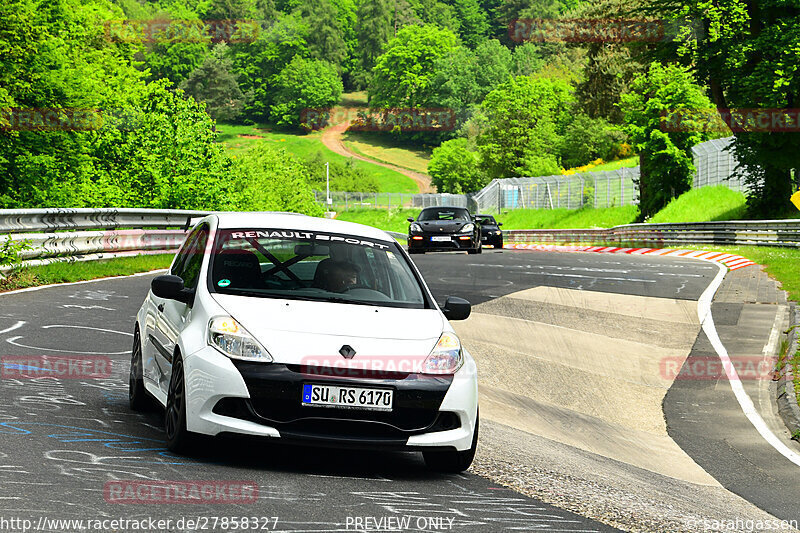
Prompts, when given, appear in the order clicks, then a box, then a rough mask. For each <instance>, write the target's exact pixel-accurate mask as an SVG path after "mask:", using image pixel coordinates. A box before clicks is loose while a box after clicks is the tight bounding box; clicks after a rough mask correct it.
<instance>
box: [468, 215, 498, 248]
mask: <svg viewBox="0 0 800 533" xmlns="http://www.w3.org/2000/svg"><path fill="white" fill-rule="evenodd" d="M475 221H476V222H477V223H478V225H479V226H480V227H481V243H482V244H483V245H484V246H493V247H495V248H502V247H503V232H502V231H500V226H502V225H503V223H502V222H497V221H496V220H495V219H494V217H493V216H492V215H475Z"/></svg>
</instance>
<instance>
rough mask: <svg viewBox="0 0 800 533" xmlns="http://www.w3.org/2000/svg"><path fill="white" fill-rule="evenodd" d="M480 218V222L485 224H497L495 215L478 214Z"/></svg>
mask: <svg viewBox="0 0 800 533" xmlns="http://www.w3.org/2000/svg"><path fill="white" fill-rule="evenodd" d="M476 218H477V219H478V223H479V224H481V225H484V226H496V225H497V222H495V220H494V217H493V216H491V215H478V216H477V217H476Z"/></svg>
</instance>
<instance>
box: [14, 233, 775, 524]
mask: <svg viewBox="0 0 800 533" xmlns="http://www.w3.org/2000/svg"><path fill="white" fill-rule="evenodd" d="M414 261H415V263H416V264H417V265H418V266H419V268H420V270H421V271H422V272H423V275H424V276H425V279H426V281H427V282H428V284H429V286H430V287H431V289H432V291H433V293H434V295H435V296H436V298H437V300H439V301H440V302H441V301H443V300H444V298H445V296H447V295H453V296H460V297H464V298H466V299H468V300H470V302H471V303H472V304H473V305H479V304H487V303H489V304H491V303H492V301H494V300H497V299H500V298H503V297H504V296H507V295H511V294H513V293H518V292H519V291H525V290H527V289H533V288H537V287H542V286H546V287H555V288H563V289H577V290H583V291H592V292H598V293H608V294H624V295H634V296H642V297H652V298H669V299H674V300H686V301H689V302H691V301H695V300H697V299H698V298H699V296H700V295H701V293H702V292H703V291H704V290H705V288H706V287H707V286H708V284H709V283H710V281H711V280H712V279H713V277H714V275H715V274H716V272H717V268H716V267H715V266H713V265H709V264H707V263H703V262H699V261H691V260H676V259H674V258H657V257H637V256H603V257H598V254H558V253H544V252H536V253H531V252H510V251H492V250H488V249H487V250H484V253H483V254H481V255H466V254H427V255H419V256H415V257H414ZM153 276H154V274H147V275H142V276H134V277H128V278H118V279H109V280H103V281H98V282H92V283H81V284H72V285H64V286H58V287H51V288H44V289H41V290H33V291H26V292H19V293H15V294H7V295H2V296H0V345H2V349H1V350H0V354H2V355H3V356H30V355H34V356H42V355H96V356H100V357H104V356H105V357H109V358H110V359H111V360H112V361H113V364H112V372H111V375H110V377H108V378H106V379H63V380H53V379H49V378H42V379H11V378H8V377H4V378H3V379H2V380H0V399H1V400H2V402H1V403H0V517H1V518H5V519H9V518H12V517H16V518H20V519H29V520H31V521H32V524H33V527H38V530H39V531H72V530H76V529H77V528H76V527H75V526H68V525H65V524H59V523H56V522H51V521H53V520H59V519H61V520H64V519H75V520H97V519H104V518H105V519H116V518H122V519H136V520H139V519H147V518H154V519H156V518H162V519H172V520H173V521H176V520H178V519H179V518H184V522H183V523H181V524H176V523H175V522H173V524H172V525H171V527H170V528H167V529H165V530H169V531H192V530H199V529H201V527H200V526H195V527H187V526H186V522H185V520H186V519H194V520H197V521H199V522H197V523H199V524H205V526H206V527H205V529H206V530H209V531H211V530H214V531H226V530H233V528H232V527H231V526H230V523H228V522H221V520H223V519H225V518H233V517H251V518H250V519H251V520H254V522H252V523H253V524H255V523H257V524H258V528H253V527H252V526H251V527H250V528H249V529H251V530H252V529H258V530H270V531H273V530H275V531H378V530H388V529H387V527H389V526H391V525H393V524H396V522H391V520H397V519H399V518H402V517H408V520H409V522H407V523H405V526H404V530H410V531H481V532H483V531H614V530H615V529H614V528H611V527H610V526H607V525H604V524H601V523H599V522H596V521H593V520H590V519H588V518H584V517H582V516H580V515H577V514H573V513H571V512H568V511H565V510H562V509H560V508H557V507H554V506H551V505H548V504H546V503H543V502H542V501H539V500H538V499H536V498H532V497H529V496H526V495H524V494H521V493H519V492H516V491H514V490H511V489H509V488H506V487H504V486H502V485H500V484H498V483H496V482H493V481H490V480H488V479H486V478H484V477H480V476H478V475H475V474H472V473H469V474H465V475H453V476H450V475H440V474H433V473H430V472H428V471H427V470H426V469H425V467H424V464H423V462H422V459H421V457H418V456H417V455H416V454H404V453H378V452H374V453H368V452H363V451H342V450H331V449H316V448H290V447H287V446H282V445H279V444H275V443H272V442H269V441H265V440H258V439H247V438H241V439H240V438H236V439H233V438H231V439H225V440H215V441H210V442H208V443H207V445H206V447H205V449H204V451H203V452H202V453H201V454H200V455H198V456H194V457H192V458H186V457H180V456H175V455H173V454H171V453H169V452H167V451H166V449H165V447H164V444H163V431H162V416H163V415H162V414H161V413H160V412H158V411H153V412H151V413H145V414H139V413H134V412H131V411H130V410H129V409H128V405H127V404H128V400H127V389H128V365H129V357H130V355H129V350H130V344H131V341H132V335H131V333H132V329H133V319H134V316H135V313H136V311H137V309H138V308H139V306H140V305H141V302H142V300H143V298H144V296H145V294H146V291H147V289H148V286H149V283H150V280H151V279H152V277H153ZM540 312H541V313H543V314H544V315H547V314H548V313H549V312H550V311H548V310H547V308H542V309H541V310H540ZM553 313H555V311H553ZM543 319H546V317H544V318H543ZM479 368H480V366H479ZM111 480H139V481H152V480H165V481H197V480H216V481H232V480H233V481H242V482H247V483H252V484H256V485H257V486H258V491H257V492H258V498H257V501H256V502H254V503H235V504H231V503H213V502H212V503H202V504H170V505H163V504H162V505H156V504H147V503H138V504H133V503H131V504H123V503H108V502H107V501H106V500H105V499H104V487H106V483H107V482H108V481H111ZM762 508H763V507H762ZM381 520H383V521H382V522H381ZM401 523H402V522H401ZM212 525H216V527H212ZM0 526H2V522H1V521H0ZM6 529H8V528H6ZM120 529H121V530H125V529H124V528H120ZM241 529H242V528H239V530H241ZM19 530H22V528H19Z"/></svg>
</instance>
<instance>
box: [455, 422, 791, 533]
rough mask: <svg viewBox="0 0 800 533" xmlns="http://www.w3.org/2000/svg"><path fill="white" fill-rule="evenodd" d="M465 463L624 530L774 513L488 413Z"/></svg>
mask: <svg viewBox="0 0 800 533" xmlns="http://www.w3.org/2000/svg"><path fill="white" fill-rule="evenodd" d="M470 470H471V471H472V472H474V473H475V474H478V475H480V476H483V477H486V478H488V479H491V480H492V481H494V482H496V483H499V484H501V485H504V486H506V487H509V488H511V489H514V490H517V491H519V492H521V493H523V494H527V495H529V496H533V497H535V498H539V499H541V500H543V501H545V502H547V503H550V504H552V505H555V506H557V507H560V508H562V509H566V510H569V511H573V512H575V513H578V514H580V515H583V516H586V517H589V518H592V519H594V520H598V521H600V522H603V523H606V524H609V525H611V526H614V527H617V528H619V529H621V530H623V531H635V532H643V533H661V532H663V533H683V532H686V533H695V532H697V531H748V532H749V531H763V530H766V527H757V526H758V525H759V524H761V525H766V524H767V523H769V524H774V523H775V522H774V521H775V520H776V519H775V517H773V516H772V515H769V514H767V513H765V512H764V511H762V510H760V509H758V508H757V507H755V506H754V505H752V504H750V503H749V502H747V501H745V500H744V499H742V498H740V497H739V496H736V495H735V494H733V493H731V492H729V491H727V490H725V489H724V488H722V487H720V486H703V485H696V484H692V483H687V482H685V481H680V480H677V479H674V478H671V477H668V476H663V475H659V474H656V473H653V472H650V471H648V470H643V469H640V468H636V467H634V466H631V465H628V464H626V463H622V462H619V461H614V460H612V459H607V458H605V457H602V456H599V455H595V454H592V453H589V452H586V451H583V450H579V449H577V448H572V447H569V446H566V445H564V444H561V443H557V442H553V441H550V440H548V439H544V438H541V437H539V436H536V435H533V434H530V433H526V432H522V431H519V430H516V429H513V428H510V427H508V426H504V425H501V424H497V423H493V422H491V421H488V420H486V421H484V420H482V421H481V442H480V446H479V448H478V454H477V456H476V458H475V462H474V463H473V466H472V468H471V469H470ZM751 526H752V527H751ZM772 529H773V530H774V529H775V528H774V527H773V528H772ZM782 531H796V530H794V529H791V530H790V529H783V530H782Z"/></svg>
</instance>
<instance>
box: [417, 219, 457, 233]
mask: <svg viewBox="0 0 800 533" xmlns="http://www.w3.org/2000/svg"><path fill="white" fill-rule="evenodd" d="M417 224H419V225H420V226H422V229H423V231H430V232H437V233H438V232H440V231H441V232H442V233H456V232H458V231H460V230H461V228H463V227H464V225H465V224H469V222H468V221H466V220H423V221H422V222H417Z"/></svg>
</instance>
